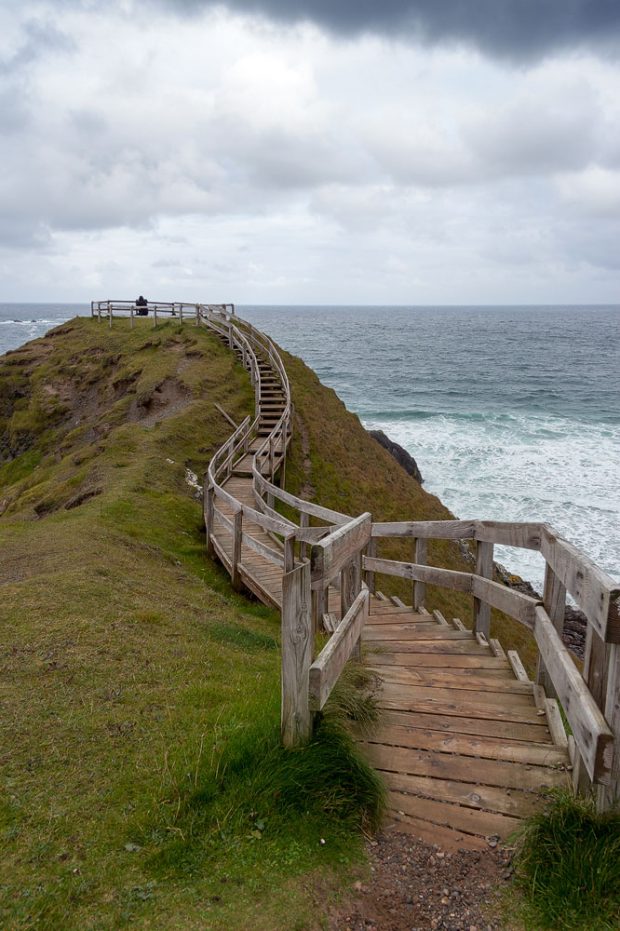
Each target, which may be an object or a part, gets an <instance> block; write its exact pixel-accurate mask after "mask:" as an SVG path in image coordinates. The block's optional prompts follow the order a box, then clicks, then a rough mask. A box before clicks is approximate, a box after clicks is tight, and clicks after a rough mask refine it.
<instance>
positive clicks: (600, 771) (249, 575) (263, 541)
mask: <svg viewBox="0 0 620 931" xmlns="http://www.w3.org/2000/svg"><path fill="white" fill-rule="evenodd" d="M149 306H150V305H149ZM152 309H153V317H154V325H157V319H158V318H157V315H158V314H159V316H160V317H161V316H164V315H166V314H168V315H170V316H171V315H174V316H175V317H176V318H177V320H178V321H179V322H181V321H183V320H186V321H188V323H192V324H193V323H195V325H196V326H200V325H206V326H207V327H209V328H210V330H212V331H213V332H214V333H216V334H217V335H218V336H219V337H220V338H221V339H222V340H223V341H224V342H225V343H226V345H227V346H228V347H229V348H230V350H231V351H233V352H235V353H236V354H237V356H238V358H239V361H240V362H241V364H242V365H243V366H244V367H245V368H246V369H247V371H248V373H249V375H250V378H251V380H252V384H253V386H254V393H255V399H256V406H255V413H254V416H253V417H251V416H248V417H247V418H246V419H245V420H244V421H243V422H242V423H241V424H239V425H238V427H237V428H236V429H235V430H234V432H233V433H232V434H231V436H230V437H229V439H228V440H227V442H226V443H225V444H224V445H223V446H222V447H220V449H218V450H217V451H216V453H215V454H214V456H213V457H212V459H211V462H210V464H209V469H208V472H207V475H206V477H205V488H204V517H205V526H206V539H207V546H208V550H209V553H210V554H211V555H212V556H213V557H217V558H219V560H220V561H221V562H222V564H223V565H224V566H225V567H226V569H227V571H228V572H229V573H230V576H231V580H232V584H233V586H234V587H235V588H237V589H246V590H248V591H250V592H252V593H253V594H254V595H255V596H256V597H257V598H259V599H260V600H261V601H262V602H264V603H265V604H268V605H271V606H273V607H274V608H277V609H279V610H280V611H281V616H282V638H281V668H282V712H281V718H282V740H283V742H284V743H285V745H287V746H294V745H296V744H300V743H303V742H304V741H306V740H308V739H309V737H310V735H311V733H312V726H313V716H314V714H315V713H317V712H320V710H321V709H322V708H323V707H324V705H325V703H326V702H327V700H328V698H329V694H330V692H331V690H332V688H333V686H334V684H335V683H336V682H337V680H338V677H339V675H340V674H341V672H342V669H343V668H344V665H345V663H346V662H347V661H348V660H349V658H350V657H352V656H354V655H358V656H360V655H361V658H362V660H363V662H364V663H365V664H366V666H367V667H368V668H369V669H370V670H371V671H372V673H373V674H374V676H375V680H376V684H377V689H376V692H377V700H378V704H379V706H380V710H381V715H380V720H379V723H378V725H377V727H376V728H375V730H374V732H373V733H371V734H370V735H366V737H365V738H364V739H360V746H361V748H362V751H363V752H364V753H365V754H366V755H367V758H368V760H369V761H370V762H371V763H372V764H373V765H374V766H375V768H376V769H377V770H378V771H379V772H380V773H382V775H383V778H384V781H385V784H386V787H387V791H388V808H389V818H390V822H391V825H392V827H393V828H394V829H396V830H400V831H404V832H409V833H413V834H415V835H417V836H419V837H422V838H424V839H425V840H428V841H430V842H433V843H438V844H441V845H442V846H444V847H448V848H450V847H452V848H453V847H473V848H481V847H484V846H485V845H486V844H495V843H497V842H499V840H505V839H506V838H507V837H509V836H510V834H511V833H512V832H513V830H514V829H515V828H516V827H517V826H518V824H519V821H520V820H521V819H522V818H523V817H524V816H526V815H529V814H530V813H531V812H533V811H535V810H536V809H537V808H538V807H539V806H540V805H541V804H542V803H543V798H544V795H545V792H546V790H547V789H548V788H550V787H556V786H570V785H572V786H573V788H574V789H575V790H576V791H582V792H589V791H592V790H594V791H595V793H596V797H597V803H598V806H599V808H600V809H601V810H606V809H609V808H611V807H612V806H614V805H615V804H617V803H619V802H620V587H619V586H618V585H616V584H615V583H614V582H613V580H612V579H610V578H609V576H607V575H606V574H605V573H604V572H602V570H601V569H599V567H598V566H596V565H595V564H594V563H593V562H592V561H591V560H589V559H588V558H587V557H586V556H585V555H584V554H582V553H580V552H579V550H577V548H576V547H574V546H573V545H572V544H570V543H569V542H568V541H566V540H564V539H562V537H560V536H559V535H558V534H557V533H555V531H554V530H553V528H551V527H549V526H548V525H547V524H542V523H509V522H500V521H478V520H470V521H458V520H451V521H415V520H402V521H393V522H377V521H373V518H372V515H371V514H368V513H367V514H362V515H359V516H352V515H346V514H342V513H340V512H337V511H334V510H332V509H330V508H326V507H324V506H323V505H321V504H319V503H317V502H314V501H307V500H305V499H303V498H299V497H297V496H295V495H293V494H291V493H290V492H289V491H287V490H286V487H285V480H284V477H285V469H286V450H287V447H288V443H289V441H290V437H291V424H292V419H293V408H292V400H291V392H290V387H289V383H288V376H287V374H286V370H285V368H284V364H283V362H282V359H281V357H280V354H279V352H278V350H277V348H276V347H275V346H274V345H273V343H271V341H270V340H269V339H268V337H266V336H265V335H264V334H262V333H260V331H258V330H256V329H255V328H254V327H252V326H251V325H250V324H248V323H246V322H244V321H241V320H239V319H238V318H237V317H236V316H235V314H234V307H233V306H232V305H202V304H201V305H199V304H196V305H186V304H178V303H175V304H163V303H160V304H158V305H157V308H155V307H154V306H153V307H152ZM91 313H92V315H93V316H94V317H97V319H99V320H102V319H107V320H108V322H109V325H110V326H112V320H113V317H114V316H115V315H126V316H129V317H130V320H131V322H132V323H133V316H134V313H135V307H134V305H133V303H132V302H112V301H100V302H93V304H92V306H91ZM222 413H224V412H223V411H222ZM226 416H227V415H226ZM284 514H286V515H290V516H284ZM293 518H295V519H293ZM384 539H401V540H403V539H407V540H408V541H409V543H410V545H412V552H414V553H415V557H414V558H413V559H412V561H411V562H399V561H396V560H388V559H382V558H378V555H377V549H378V547H380V545H381V543H382V540H384ZM436 539H439V540H459V541H460V540H466V541H470V545H471V547H472V551H473V552H474V553H475V559H474V563H473V564H472V567H471V571H470V572H467V571H455V570H452V569H448V568H442V567H439V566H431V565H429V564H428V562H427V544H428V541H429V540H436ZM496 544H497V545H507V546H517V547H522V548H526V549H530V550H535V551H538V552H539V553H540V554H541V556H542V558H543V559H544V562H545V583H544V592H543V596H542V597H541V598H534V597H529V596H527V595H524V594H522V593H519V592H516V591H514V590H512V589H510V588H507V587H506V586H504V585H502V584H500V582H498V581H496V579H495V575H494V562H493V554H494V546H495V545H496ZM381 575H387V576H397V577H400V578H401V579H403V578H404V579H407V580H409V581H410V582H411V583H412V597H411V601H412V606H407V605H405V604H403V602H402V601H400V600H399V599H398V598H391V599H386V598H385V597H384V596H382V595H381V593H380V592H379V591H378V590H376V586H375V579H376V577H377V576H381ZM427 585H432V586H441V587H443V588H447V589H451V590H454V591H458V592H461V593H463V594H465V595H469V596H471V597H472V599H473V627H472V630H468V629H466V628H465V626H464V625H463V623H462V622H461V621H460V620H459V619H448V620H446V619H445V618H443V617H442V615H441V614H439V612H437V611H435V612H433V614H432V615H431V614H429V613H428V611H426V610H425V595H426V586H427ZM567 593H569V594H570V595H572V597H573V598H574V600H575V602H576V604H577V605H578V606H579V607H580V608H581V610H582V611H583V613H584V615H585V617H586V620H587V632H586V655H585V660H584V668H583V673H581V672H580V671H579V670H578V669H577V668H576V666H575V664H574V663H573V661H572V659H571V657H570V655H569V653H568V651H567V650H566V647H565V646H564V644H563V643H562V640H561V633H562V627H563V623H564V608H565V601H566V596H567ZM491 608H496V609H498V610H500V611H502V612H504V613H506V614H508V615H510V616H511V617H512V618H514V619H515V620H516V621H517V622H518V623H520V624H522V625H524V626H525V627H526V628H527V629H528V630H529V631H530V633H531V635H532V637H533V640H534V642H535V643H536V646H537V648H538V651H539V657H538V659H539V662H538V669H537V674H536V682H535V683H534V682H532V681H530V679H529V678H528V676H527V674H526V672H525V670H524V668H523V665H522V663H521V661H520V659H519V657H518V655H517V654H516V653H515V652H514V651H510V650H509V651H508V652H507V653H505V652H504V650H503V649H502V647H501V645H500V644H499V642H498V641H496V640H493V639H491V638H490V615H491ZM319 635H320V636H319ZM323 643H324V644H325V645H324V646H322V649H321V648H320V647H321V645H322V644H323ZM360 646H361V647H362V650H361V654H360V652H359V648H360ZM319 650H320V652H318V655H317V651H319ZM556 698H557V700H556ZM560 705H561V708H562V709H563V712H564V717H565V719H566V720H567V721H568V724H569V725H570V731H571V733H570V736H568V734H567V731H566V729H565V726H564V723H563V718H562V715H561V713H560Z"/></svg>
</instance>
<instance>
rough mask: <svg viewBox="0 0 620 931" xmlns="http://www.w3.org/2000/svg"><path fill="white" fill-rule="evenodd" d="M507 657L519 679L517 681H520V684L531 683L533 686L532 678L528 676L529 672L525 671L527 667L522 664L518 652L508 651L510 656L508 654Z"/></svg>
mask: <svg viewBox="0 0 620 931" xmlns="http://www.w3.org/2000/svg"><path fill="white" fill-rule="evenodd" d="M507 655H508V662H509V663H510V665H511V666H512V671H513V672H514V674H515V676H516V677H517V679H518V680H519V681H520V682H527V683H529V684H530V685H531V684H532V683H531V680H530V677H529V676H528V674H527V672H526V671H525V667H524V665H523V663H522V662H521V657H520V656H519V654H518V653H517V651H516V650H508V654H507Z"/></svg>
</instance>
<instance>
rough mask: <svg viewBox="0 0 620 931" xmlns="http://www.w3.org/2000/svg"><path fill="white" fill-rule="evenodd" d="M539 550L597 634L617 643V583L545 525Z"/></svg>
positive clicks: (619, 616)
mask: <svg viewBox="0 0 620 931" xmlns="http://www.w3.org/2000/svg"><path fill="white" fill-rule="evenodd" d="M541 550H542V554H543V556H544V557H545V559H546V560H547V563H548V565H549V566H550V568H551V569H552V570H553V572H554V573H555V575H556V576H557V577H558V579H559V580H560V582H561V583H562V584H563V585H564V586H565V587H566V590H567V591H569V592H570V593H571V595H572V596H573V598H574V599H575V601H576V602H577V604H578V605H579V607H580V608H581V610H582V611H583V612H584V614H585V615H586V617H587V618H588V620H589V621H590V623H591V624H592V626H593V627H594V630H595V631H596V633H597V634H598V635H599V637H601V639H602V640H605V641H606V642H608V643H619V642H620V586H618V585H617V584H616V583H615V582H614V581H613V579H611V578H610V577H609V576H608V575H607V574H606V573H605V572H603V570H602V569H599V567H598V566H597V565H595V564H594V563H593V562H592V561H591V560H590V559H588V557H587V556H585V555H584V554H583V553H580V552H579V550H578V549H577V547H575V546H573V544H572V543H569V542H568V541H567V540H564V539H563V538H562V537H560V536H558V535H556V534H555V533H554V532H553V530H552V529H551V528H550V527H548V526H547V525H545V526H544V529H543V535H542V544H541Z"/></svg>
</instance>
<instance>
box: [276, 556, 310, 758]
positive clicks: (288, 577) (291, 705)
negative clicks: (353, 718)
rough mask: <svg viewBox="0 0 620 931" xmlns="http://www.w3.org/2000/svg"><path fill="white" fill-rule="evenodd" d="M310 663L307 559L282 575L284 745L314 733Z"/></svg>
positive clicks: (282, 709) (290, 744)
mask: <svg viewBox="0 0 620 931" xmlns="http://www.w3.org/2000/svg"><path fill="white" fill-rule="evenodd" d="M311 662H312V620H311V617H310V563H308V562H305V563H302V564H301V565H300V566H298V567H297V568H296V569H293V570H292V571H291V572H287V573H285V575H284V576H283V578H282V706H281V733H282V743H283V744H284V746H285V747H295V746H298V745H299V744H303V743H305V742H306V741H307V740H308V739H309V738H310V735H311V733H312V714H311V712H310V701H309V693H308V689H309V670H310V664H311Z"/></svg>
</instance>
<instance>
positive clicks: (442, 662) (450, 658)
mask: <svg viewBox="0 0 620 931" xmlns="http://www.w3.org/2000/svg"><path fill="white" fill-rule="evenodd" d="M366 656H367V659H368V662H369V663H370V664H371V665H372V666H402V667H406V668H409V667H410V666H421V667H422V668H424V669H429V668H430V669H432V668H435V667H437V668H438V669H444V668H449V669H454V670H458V669H473V670H476V671H477V672H478V673H479V674H480V675H482V674H483V673H487V672H493V673H495V672H501V673H505V672H510V666H509V664H508V663H507V662H505V661H504V660H503V659H499V658H498V657H496V656H485V655H483V654H477V655H475V656H468V655H467V654H464V653H392V652H389V653H384V652H381V651H374V650H368V651H367V653H366Z"/></svg>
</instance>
